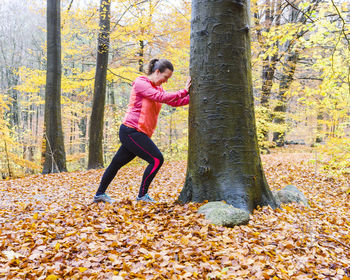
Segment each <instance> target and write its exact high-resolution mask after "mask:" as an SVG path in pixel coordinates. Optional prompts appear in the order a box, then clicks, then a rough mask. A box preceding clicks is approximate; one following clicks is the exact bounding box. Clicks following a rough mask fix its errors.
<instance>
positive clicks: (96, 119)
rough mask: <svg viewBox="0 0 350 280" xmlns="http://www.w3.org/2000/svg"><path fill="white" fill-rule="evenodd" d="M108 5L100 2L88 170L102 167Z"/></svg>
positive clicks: (108, 32) (108, 21) (108, 25)
mask: <svg viewBox="0 0 350 280" xmlns="http://www.w3.org/2000/svg"><path fill="white" fill-rule="evenodd" d="M110 5H111V0H101V4H100V32H99V35H98V50H97V62H96V74H95V86H94V98H93V104H92V112H91V118H90V127H89V160H88V168H89V169H92V168H102V167H103V151H102V139H103V122H104V106H105V99H106V77H107V66H108V52H109V37H110Z"/></svg>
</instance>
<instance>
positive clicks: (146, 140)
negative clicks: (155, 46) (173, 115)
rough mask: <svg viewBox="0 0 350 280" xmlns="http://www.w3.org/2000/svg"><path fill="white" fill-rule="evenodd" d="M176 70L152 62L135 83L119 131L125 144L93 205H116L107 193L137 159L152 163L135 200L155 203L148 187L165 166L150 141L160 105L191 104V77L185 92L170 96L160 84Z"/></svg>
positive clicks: (163, 64)
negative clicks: (102, 203)
mask: <svg viewBox="0 0 350 280" xmlns="http://www.w3.org/2000/svg"><path fill="white" fill-rule="evenodd" d="M173 71H174V67H173V65H172V64H171V62H170V61H168V60H166V59H160V60H159V59H152V60H151V61H150V63H149V65H148V72H147V76H141V77H138V78H136V80H135V81H134V83H133V85H132V89H131V94H130V101H129V108H128V110H127V112H126V114H125V117H124V120H123V124H122V125H121V126H120V130H119V138H120V141H121V143H122V145H121V147H120V148H119V150H118V152H117V153H116V155H115V156H114V158H113V159H112V162H111V164H110V165H109V166H108V168H107V169H106V171H105V173H104V174H103V176H102V179H101V183H100V186H99V188H98V190H97V192H96V195H95V196H94V202H100V201H102V202H109V203H112V202H114V200H113V199H112V198H110V197H109V196H108V195H107V194H106V193H105V192H106V189H107V187H108V185H109V184H110V182H111V181H112V180H113V178H114V177H115V175H116V174H117V172H118V170H119V169H120V168H121V167H122V166H124V165H125V164H127V163H128V162H130V161H131V160H132V159H134V158H135V157H136V156H138V157H140V158H142V159H143V160H145V161H147V162H148V163H149V165H148V166H147V168H146V170H145V172H144V174H143V178H142V182H141V187H140V190H139V194H138V196H137V198H136V200H137V201H145V202H155V201H154V200H153V199H152V198H151V197H150V196H149V195H148V193H147V192H148V187H149V185H150V184H151V182H152V180H153V178H154V177H155V176H156V174H157V172H158V170H159V169H160V167H161V166H162V164H163V161H164V158H163V155H162V153H161V152H160V151H159V149H158V148H157V146H156V145H155V144H154V143H153V141H152V140H151V139H150V138H151V136H152V134H153V132H154V130H155V128H156V125H157V119H158V115H159V111H160V109H161V107H162V104H161V103H166V104H168V105H171V106H173V107H177V106H184V105H187V104H188V102H189V88H190V86H191V78H188V80H187V82H186V86H185V89H183V90H179V91H177V92H171V93H168V92H165V91H164V90H163V88H162V86H161V85H162V84H163V83H166V82H167V81H168V79H169V78H170V77H171V75H172V73H173Z"/></svg>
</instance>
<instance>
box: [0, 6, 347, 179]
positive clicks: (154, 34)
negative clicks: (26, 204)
mask: <svg viewBox="0 0 350 280" xmlns="http://www.w3.org/2000/svg"><path fill="white" fill-rule="evenodd" d="M61 2H62V3H61V25H62V30H61V32H62V33H61V35H62V92H61V102H62V121H63V130H64V137H65V150H66V154H67V167H68V170H69V171H74V170H81V169H85V168H86V166H87V156H88V155H87V153H88V147H87V145H88V131H87V130H88V127H89V121H90V120H89V119H90V115H91V104H92V95H93V85H94V74H95V67H96V55H97V52H96V49H97V35H98V31H99V26H98V24H99V12H98V9H99V3H98V2H99V1H89V0H86V1H82V0H79V1H78V0H73V1H72V0H69V1H68V0H62V1H61ZM349 9H350V4H349V3H348V2H347V1H334V0H331V1H304V0H297V1H288V0H285V1H279V0H262V1H257V0H253V1H251V15H252V17H251V24H252V29H251V35H252V68H253V87H254V96H255V105H256V107H255V112H256V122H257V126H258V138H259V144H260V148H261V151H262V152H268V151H269V150H271V148H273V147H275V146H283V145H285V144H293V143H298V144H303V145H304V144H305V145H308V146H312V150H310V151H312V152H314V153H315V157H314V158H315V159H316V161H317V160H323V162H324V164H323V165H322V168H323V169H324V170H325V171H327V172H331V173H332V174H333V175H345V176H348V175H349V172H350V156H349V155H350V138H349V137H350V118H349V116H350V63H349V61H350V32H349V22H350V13H349ZM190 19H191V5H190V1H184V0H178V1H164V0H143V1H134V0H133V1H124V0H120V1H113V2H112V8H111V34H110V46H109V47H110V51H109V53H110V54H109V55H110V58H109V66H108V73H107V93H106V104H105V117H104V118H105V127H104V138H103V139H104V140H103V141H104V142H103V150H104V162H105V164H107V163H108V162H109V160H110V159H111V157H112V156H113V155H114V153H115V152H116V150H117V148H118V146H119V144H120V143H119V139H118V127H119V125H120V124H121V122H122V118H123V116H124V113H125V110H126V108H127V104H128V99H129V91H130V86H131V83H132V81H133V80H134V79H135V78H136V77H137V76H139V75H142V71H143V70H144V68H145V65H146V63H147V62H148V61H149V60H150V59H151V58H154V57H159V58H167V59H169V60H170V61H172V62H173V64H174V66H175V72H174V75H173V78H172V79H170V81H169V82H168V83H167V84H166V85H165V86H164V87H165V89H166V90H168V91H172V90H177V89H179V88H182V87H183V86H184V84H185V80H186V76H187V75H188V68H189V47H190V46H189V39H190ZM0 30H1V31H0V158H1V162H0V173H1V175H2V177H3V178H7V177H14V176H23V175H25V174H33V173H38V172H41V170H42V164H43V153H44V151H43V145H42V143H43V140H44V136H43V123H44V100H45V98H44V94H45V77H46V7H45V3H44V2H42V1H38V0H27V1H21V0H12V1H10V0H2V1H1V5H0ZM187 115H188V108H177V109H174V108H171V107H168V106H164V107H163V109H162V111H161V115H160V119H159V123H158V127H157V130H156V132H155V134H154V136H153V140H154V141H155V142H156V144H157V145H158V146H159V147H160V149H161V150H162V151H163V152H164V154H165V156H166V158H168V159H173V160H176V159H186V154H187V153H186V151H187Z"/></svg>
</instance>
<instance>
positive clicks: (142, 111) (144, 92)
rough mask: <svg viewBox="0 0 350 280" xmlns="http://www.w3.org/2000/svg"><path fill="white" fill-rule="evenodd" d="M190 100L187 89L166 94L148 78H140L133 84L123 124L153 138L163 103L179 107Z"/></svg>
mask: <svg viewBox="0 0 350 280" xmlns="http://www.w3.org/2000/svg"><path fill="white" fill-rule="evenodd" d="M189 100H190V98H189V95H188V91H187V90H186V89H182V90H179V91H176V92H166V91H164V89H163V88H162V86H155V85H153V84H152V83H151V81H150V80H149V79H148V78H147V77H146V76H141V77H138V78H136V80H135V81H134V82H133V84H132V89H131V93H130V100H129V106H128V110H127V112H126V114H125V117H124V120H123V124H124V125H126V126H128V127H132V128H135V129H136V130H137V131H140V132H143V133H145V134H146V135H147V136H148V137H151V136H152V134H153V132H154V130H155V129H156V125H157V120H158V115H159V112H160V109H161V107H162V103H166V104H168V105H170V106H173V107H178V106H184V105H187V104H188V103H189Z"/></svg>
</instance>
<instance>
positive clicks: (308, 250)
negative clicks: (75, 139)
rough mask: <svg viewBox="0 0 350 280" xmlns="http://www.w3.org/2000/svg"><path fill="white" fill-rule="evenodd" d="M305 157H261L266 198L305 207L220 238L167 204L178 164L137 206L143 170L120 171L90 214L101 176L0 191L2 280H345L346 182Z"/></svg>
mask: <svg viewBox="0 0 350 280" xmlns="http://www.w3.org/2000/svg"><path fill="white" fill-rule="evenodd" d="M312 159H314V154H312V153H288V152H282V151H280V152H278V153H273V154H270V155H264V156H262V160H263V163H264V170H265V173H266V177H267V179H268V182H269V184H270V187H271V189H272V190H277V189H281V188H283V187H284V186H285V185H287V184H294V185H296V186H297V187H298V188H299V189H300V190H301V191H302V192H303V193H304V194H305V195H306V197H307V198H308V199H309V202H310V207H304V206H303V205H298V204H289V205H282V207H281V209H276V210H273V209H271V208H270V207H263V208H262V209H258V210H256V211H254V213H253V214H252V215H251V221H250V222H249V224H248V225H244V226H236V227H234V228H224V227H220V226H214V225H210V224H208V223H207V222H206V221H205V220H204V218H203V216H201V215H199V214H197V209H198V207H199V206H200V204H192V203H190V204H186V205H184V206H181V205H176V204H174V202H175V200H176V198H177V197H178V195H179V193H180V191H181V189H182V186H183V183H184V178H185V171H186V163H185V162H168V163H165V164H164V166H163V167H162V168H161V170H160V173H159V174H158V175H157V177H156V178H155V180H154V182H153V184H152V186H151V189H150V194H151V196H153V197H154V198H155V199H157V200H160V201H162V203H159V204H155V205H151V204H136V202H135V196H136V194H137V192H138V185H139V183H140V180H141V175H142V172H143V169H144V166H141V165H137V166H135V165H134V166H133V165H130V166H127V167H125V168H123V169H122V170H121V171H120V172H119V174H118V176H117V178H116V179H115V180H114V181H113V182H112V184H111V186H110V187H109V189H108V193H109V194H110V195H111V197H113V198H115V199H116V200H117V202H116V203H115V204H113V205H108V204H102V203H100V204H91V201H92V197H93V195H94V192H95V191H96V188H97V186H98V183H99V181H100V178H101V175H102V173H103V170H90V171H81V172H72V173H61V174H50V175H34V176H28V177H25V178H20V179H14V180H3V181H0V249H1V252H0V278H1V279H51V280H54V279H350V217H349V216H350V215H349V213H350V210H349V209H350V194H349V193H348V192H347V191H346V188H347V187H348V186H349V185H348V184H349V181H348V180H349V178H333V177H330V176H325V175H324V174H323V173H321V172H320V170H319V169H320V165H318V166H317V165H316V164H315V162H312V161H310V160H312Z"/></svg>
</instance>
